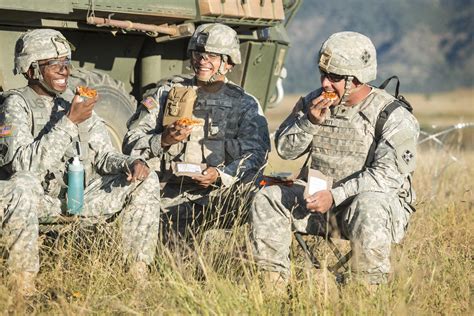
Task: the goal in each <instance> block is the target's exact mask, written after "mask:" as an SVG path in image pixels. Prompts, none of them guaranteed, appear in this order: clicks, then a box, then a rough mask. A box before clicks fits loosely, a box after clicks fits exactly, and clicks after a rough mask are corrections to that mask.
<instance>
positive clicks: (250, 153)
mask: <svg viewBox="0 0 474 316" xmlns="http://www.w3.org/2000/svg"><path fill="white" fill-rule="evenodd" d="M242 107H243V108H244V109H247V110H246V111H244V112H243V115H242V117H241V118H240V119H239V129H238V132H237V135H236V137H235V138H234V139H227V140H226V144H225V148H226V152H227V154H229V155H230V156H235V159H234V160H232V161H231V162H230V163H228V164H227V165H225V166H224V167H223V168H218V169H219V173H220V176H221V180H222V183H223V184H224V186H229V185H230V184H232V183H233V182H234V180H235V179H237V178H251V177H255V175H256V174H258V173H259V172H262V171H263V167H264V165H265V163H266V161H267V155H268V152H269V151H270V137H269V132H268V123H267V120H266V118H265V117H264V116H263V112H262V111H261V108H260V105H259V104H258V101H257V100H256V99H254V98H253V97H250V96H247V97H246V98H245V99H244V100H243V104H242ZM234 149H235V150H234ZM234 152H235V153H237V152H238V153H239V154H238V155H234V154H233V153H234Z"/></svg>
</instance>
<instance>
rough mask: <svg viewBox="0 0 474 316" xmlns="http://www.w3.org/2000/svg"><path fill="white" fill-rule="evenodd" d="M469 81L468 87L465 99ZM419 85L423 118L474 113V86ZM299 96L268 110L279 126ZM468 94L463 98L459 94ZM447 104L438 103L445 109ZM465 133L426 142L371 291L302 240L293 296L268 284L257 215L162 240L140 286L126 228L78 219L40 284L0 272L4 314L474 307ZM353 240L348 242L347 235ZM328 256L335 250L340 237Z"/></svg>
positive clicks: (464, 117) (418, 311) (277, 164)
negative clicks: (398, 238) (125, 258)
mask: <svg viewBox="0 0 474 316" xmlns="http://www.w3.org/2000/svg"><path fill="white" fill-rule="evenodd" d="M459 93H461V94H462V95H463V97H462V98H461V99H460V98H459V97H458V96H459ZM459 93H458V92H457V93H450V94H443V95H432V96H429V97H427V96H417V95H413V96H408V98H409V100H411V101H412V102H413V104H414V106H415V111H416V113H417V115H419V118H420V121H421V122H422V124H425V125H426V126H428V125H429V124H437V125H443V126H446V125H450V124H455V123H458V122H460V121H464V122H474V107H473V106H472V105H473V104H472V103H473V92H472V91H462V92H459ZM296 99H297V98H296V97H288V98H287V100H286V102H285V105H284V106H282V107H280V108H277V109H274V110H270V111H268V113H267V115H268V117H269V119H270V124H271V128H272V130H273V129H274V128H275V127H276V126H277V125H278V124H279V122H280V121H281V119H282V118H283V117H284V116H285V115H286V113H287V112H288V111H289V109H290V108H291V105H289V104H292V103H294V101H295V100H296ZM453 100H456V102H453ZM434 113H436V115H435V114H434ZM461 141H463V140H462V138H461V137H455V138H452V139H449V143H448V140H446V142H447V143H446V144H445V148H444V149H443V150H439V149H437V148H436V147H435V146H426V148H424V150H422V151H421V153H420V156H419V160H418V169H417V170H416V173H415V186H416V189H417V193H418V202H417V212H416V213H415V214H414V215H413V217H412V220H411V223H410V227H409V229H408V233H407V236H406V238H405V240H404V243H403V244H402V245H400V246H397V247H394V249H393V258H392V261H393V265H394V276H393V279H392V280H391V282H390V283H389V284H387V285H384V286H381V287H380V288H379V289H378V291H376V292H375V293H372V294H371V293H369V292H368V291H367V289H366V288H365V287H363V286H361V285H360V284H356V283H352V284H349V285H347V286H344V287H342V288H340V289H336V288H333V287H331V286H330V284H331V282H328V275H327V274H325V273H324V271H323V273H316V270H315V269H313V268H310V267H309V265H308V263H307V262H306V260H305V258H304V256H303V254H302V253H301V250H299V248H298V247H296V246H294V249H293V250H294V251H293V258H292V259H293V260H292V262H293V264H294V265H293V276H292V279H291V282H290V292H291V295H290V297H287V298H285V297H283V298H282V297H278V296H274V295H272V293H271V292H270V293H269V292H262V290H261V288H260V286H259V280H258V274H257V273H256V272H255V269H254V267H253V266H252V264H251V262H250V261H249V260H248V254H247V251H246V247H247V246H248V238H247V236H248V234H247V227H246V226H243V227H237V228H235V229H234V230H233V231H231V232H227V233H226V234H223V233H220V234H213V235H208V236H207V237H206V239H205V241H204V242H196V243H195V244H194V245H193V247H186V246H184V245H175V246H174V247H164V246H162V245H159V246H158V253H157V260H156V264H155V265H154V267H153V268H152V271H151V278H150V283H149V285H148V287H147V288H145V289H143V288H139V287H136V286H134V283H133V282H132V280H131V279H130V277H129V276H128V275H127V274H126V273H125V272H124V270H123V268H122V262H121V256H120V253H119V251H118V250H117V249H118V248H119V247H118V245H119V244H120V243H119V241H118V239H117V238H116V237H117V236H118V233H117V232H116V231H115V230H114V229H112V228H108V229H104V228H98V229H97V230H98V232H96V233H91V232H85V231H81V230H77V229H73V230H72V232H69V233H64V234H61V235H60V237H59V238H50V237H43V238H44V242H43V244H42V250H41V255H42V262H41V272H40V274H39V276H38V280H37V281H38V282H37V285H38V290H39V294H38V295H37V296H35V297H34V298H33V299H31V300H27V301H24V300H21V299H19V298H17V297H14V296H13V295H12V293H10V292H9V290H8V288H7V286H6V282H5V280H6V268H5V264H2V265H1V266H0V269H1V272H2V273H3V277H2V282H1V283H0V311H2V312H3V313H4V314H7V313H8V314H24V313H34V314H65V315H84V314H112V313H113V314H132V315H133V314H159V315H161V314H166V315H168V314H171V315H175V314H178V315H181V314H202V315H216V314H231V315H240V314H245V315H248V314H250V315H262V314H263V315H275V314H287V315H288V314H291V315H317V314H322V315H332V314H336V315H341V314H347V315H359V314H362V315H374V314H375V315H378V314H395V315H432V314H442V315H472V310H473V306H472V304H473V301H472V291H473V285H474V284H473V281H474V280H473V276H472V272H473V262H474V261H473V258H474V254H473V244H474V234H473V231H474V227H473V223H474V212H473V202H474V193H473V185H472V183H473V181H472V179H473V177H474V169H473V166H474V152H473V151H471V150H460V148H462V147H461V146H459V142H461ZM297 166H298V163H297V162H296V163H295V162H292V163H288V162H285V163H282V162H281V161H279V160H277V159H276V158H275V157H274V156H272V157H271V159H270V163H269V170H274V171H281V170H288V169H291V170H296V168H297ZM341 244H342V247H347V245H345V244H344V243H341ZM318 253H319V254H320V258H321V259H322V260H327V261H333V258H332V256H331V254H330V252H329V250H328V249H325V247H321V248H320V249H319V250H318Z"/></svg>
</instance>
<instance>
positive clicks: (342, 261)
mask: <svg viewBox="0 0 474 316" xmlns="http://www.w3.org/2000/svg"><path fill="white" fill-rule="evenodd" d="M294 235H295V238H296V241H297V242H298V244H299V245H300V247H301V249H302V250H303V252H304V253H305V254H306V256H307V257H308V259H309V260H310V262H311V264H312V265H313V267H315V268H316V269H321V268H322V267H321V262H320V261H319V260H318V258H316V256H315V254H314V253H313V252H312V251H311V250H310V249H309V247H308V245H307V243H306V241H305V240H304V239H303V235H305V236H307V235H309V234H303V233H299V232H295V233H294ZM314 236H315V237H317V236H319V235H314ZM319 237H323V238H324V240H325V241H326V244H327V245H328V246H329V248H331V250H332V252H333V253H334V255H335V256H336V258H337V260H338V261H337V262H336V263H335V264H334V265H332V266H328V267H327V269H328V271H329V272H331V273H332V274H334V275H335V276H336V281H337V282H339V283H343V282H344V274H343V273H340V272H338V271H339V269H340V268H341V267H342V268H344V272H348V271H349V266H348V264H347V262H348V261H349V260H350V259H351V257H352V250H350V251H349V252H348V253H346V254H345V255H342V253H341V252H340V251H339V249H338V248H337V246H336V245H335V244H334V242H333V241H332V239H331V237H329V236H319Z"/></svg>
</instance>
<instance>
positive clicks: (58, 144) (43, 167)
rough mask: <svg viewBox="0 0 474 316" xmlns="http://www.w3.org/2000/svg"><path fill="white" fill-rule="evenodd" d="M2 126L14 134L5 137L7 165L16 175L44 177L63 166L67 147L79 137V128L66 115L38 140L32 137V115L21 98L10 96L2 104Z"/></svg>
mask: <svg viewBox="0 0 474 316" xmlns="http://www.w3.org/2000/svg"><path fill="white" fill-rule="evenodd" d="M2 111H3V115H2V120H3V122H2V124H3V125H4V126H10V127H11V133H10V135H8V136H5V137H3V138H4V141H5V143H6V145H7V146H8V151H7V154H6V157H5V162H6V163H11V169H12V171H13V172H17V171H31V172H34V173H39V174H41V173H44V172H46V171H47V170H52V169H55V168H57V166H58V165H60V164H61V159H62V158H63V156H64V154H65V152H66V150H67V148H68V146H69V145H70V144H71V143H72V141H73V138H75V137H77V135H78V130H77V126H76V125H75V124H74V123H72V122H71V121H70V120H69V118H68V117H66V116H65V115H64V116H63V117H62V118H61V119H60V120H59V121H58V122H57V123H56V124H55V125H54V126H53V127H52V129H51V130H50V131H49V132H48V133H45V134H42V135H41V136H40V137H39V139H35V138H34V137H33V134H32V132H31V131H32V124H33V122H32V113H31V110H30V109H29V107H28V106H27V104H26V102H25V101H24V100H23V98H22V97H20V96H18V95H10V96H9V97H8V98H7V99H6V100H5V102H4V104H3V109H2Z"/></svg>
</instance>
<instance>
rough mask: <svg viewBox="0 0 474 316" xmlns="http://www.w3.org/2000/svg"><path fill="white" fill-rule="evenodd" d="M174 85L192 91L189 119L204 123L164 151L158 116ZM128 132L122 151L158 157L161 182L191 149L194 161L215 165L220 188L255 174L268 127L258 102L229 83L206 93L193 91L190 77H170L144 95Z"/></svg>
mask: <svg viewBox="0 0 474 316" xmlns="http://www.w3.org/2000/svg"><path fill="white" fill-rule="evenodd" d="M174 86H181V87H189V88H192V89H195V90H197V100H196V101H195V103H194V108H193V116H194V117H197V118H203V119H204V121H205V124H204V126H203V127H199V126H194V127H193V131H192V133H191V135H190V139H189V140H188V141H187V142H181V143H178V144H176V145H172V146H170V148H169V149H168V150H165V151H164V150H163V149H162V148H161V133H162V132H163V129H164V127H163V124H162V121H163V112H164V106H165V104H166V100H167V97H168V93H169V91H170V89H171V88H172V87H174ZM128 128H129V131H128V133H127V134H126V136H125V139H124V152H126V153H131V155H132V156H142V157H143V158H145V159H151V158H154V157H157V158H159V159H160V162H161V163H160V168H161V171H162V173H161V177H163V176H164V178H165V179H169V178H170V177H167V176H166V175H170V173H171V172H170V163H171V161H187V160H186V155H187V154H188V153H189V152H190V151H191V152H193V153H194V156H196V155H198V159H199V160H200V161H198V162H201V163H207V165H209V166H212V167H216V168H217V170H218V172H219V174H220V177H221V180H222V184H223V185H224V186H229V185H231V184H232V183H234V182H235V181H236V180H239V179H243V178H245V179H252V178H253V177H255V176H256V175H257V174H260V173H261V170H262V167H263V166H264V164H265V162H266V155H267V153H268V152H269V151H270V140H269V133H268V124H267V121H266V119H265V117H264V116H263V112H262V110H261V107H260V105H259V103H258V101H257V100H256V99H255V98H254V97H253V96H251V95H249V94H247V93H245V92H244V90H243V89H242V88H241V87H239V86H237V85H235V84H233V83H231V82H229V81H226V83H225V84H224V85H223V87H222V88H221V89H220V90H219V91H218V92H216V93H206V92H204V91H202V89H198V87H197V85H196V81H195V78H194V77H184V76H177V77H174V78H172V79H171V80H169V81H166V82H164V83H162V84H159V85H158V87H157V88H156V89H154V90H153V91H152V92H151V93H150V94H148V96H147V95H145V96H144V99H143V101H142V103H141V104H140V105H139V108H138V109H137V112H136V113H135V115H134V116H133V117H132V118H131V119H130V120H129V122H128ZM191 146H193V147H191ZM201 157H202V158H201ZM171 178H172V177H171ZM165 181H167V180H165Z"/></svg>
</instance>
